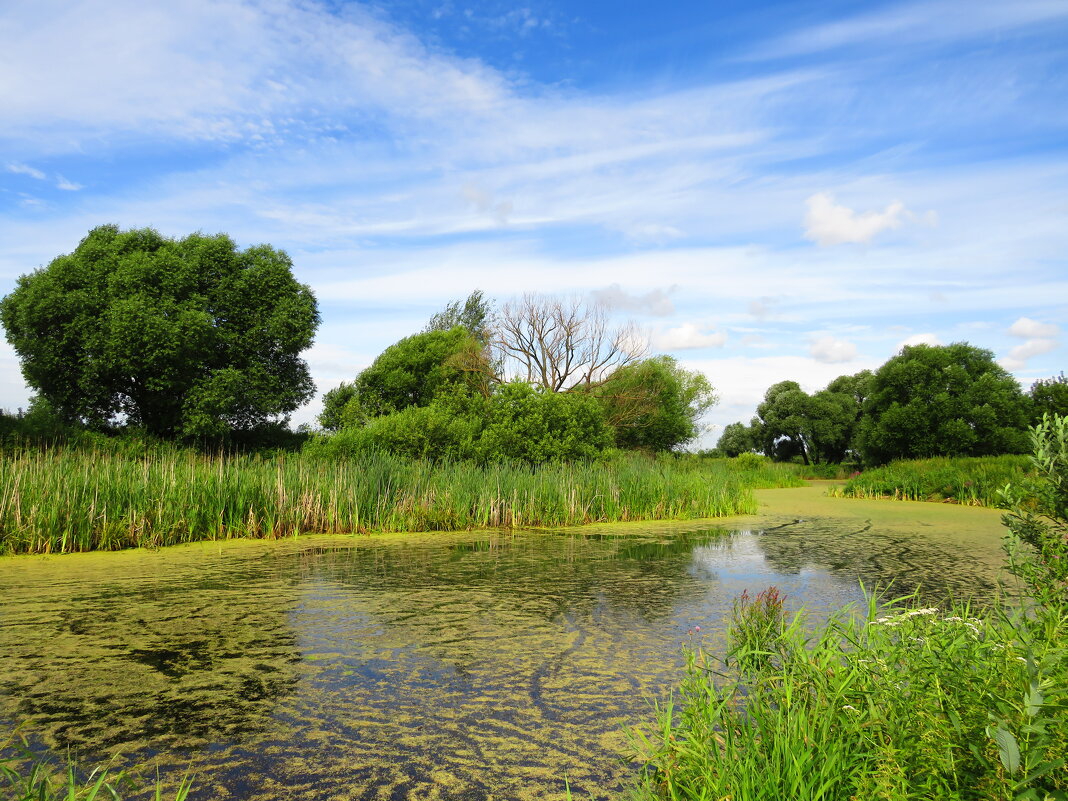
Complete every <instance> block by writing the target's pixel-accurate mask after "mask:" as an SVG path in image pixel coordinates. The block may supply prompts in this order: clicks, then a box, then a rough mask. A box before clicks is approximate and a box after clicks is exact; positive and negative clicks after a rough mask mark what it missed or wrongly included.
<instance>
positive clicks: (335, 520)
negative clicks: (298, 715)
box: [0, 448, 799, 553]
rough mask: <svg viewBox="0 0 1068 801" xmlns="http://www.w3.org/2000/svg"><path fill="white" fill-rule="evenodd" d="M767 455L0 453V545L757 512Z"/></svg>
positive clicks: (86, 545) (160, 541)
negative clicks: (534, 463) (748, 466)
mask: <svg viewBox="0 0 1068 801" xmlns="http://www.w3.org/2000/svg"><path fill="white" fill-rule="evenodd" d="M797 483H799V481H798V480H797V479H796V478H795V477H794V476H793V475H792V474H790V473H789V472H788V471H781V470H775V469H774V468H773V466H763V467H759V468H756V469H753V470H739V469H736V468H732V467H731V466H730V465H729V464H726V463H724V464H719V463H716V462H709V463H704V464H701V463H697V462H696V461H695V462H692V463H691V462H690V461H687V460H684V459H682V460H675V459H659V460H654V459H650V458H646V457H641V456H637V455H634V456H628V457H621V458H618V459H615V460H613V461H611V462H608V463H605V464H598V463H575V464H548V465H542V466H539V467H534V468H532V467H530V466H528V465H525V464H520V463H499V464H492V465H477V464H471V463H452V462H429V461H413V460H409V459H404V458H400V457H395V456H392V455H389V454H384V453H372V454H367V455H363V456H360V457H355V458H351V459H344V460H332V459H322V458H315V457H313V456H309V455H306V454H299V453H298V454H282V455H278V456H276V457H271V458H264V457H260V456H255V455H252V456H221V455H217V456H209V455H203V454H200V453H197V452H194V451H187V450H180V449H176V448H153V449H150V450H148V451H146V452H145V453H143V454H140V455H134V456H131V455H128V454H116V453H110V452H105V451H86V450H82V449H63V448H52V449H21V450H13V451H12V450H9V451H6V452H0V551H3V552H9V553H11V552H15V553H18V552H31V553H48V552H66V551H89V550H97V549H105V550H114V549H119V548H127V547H133V546H161V545H170V544H175V543H181V542H189V541H192V540H206V539H226V538H231V537H286V536H292V535H298V534H303V533H348V532H365V531H417V530H418V531H433V530H455V529H467V528H480V527H497V526H504V527H528V526H566V525H577V524H583V523H590V522H611V521H627V520H645V519H688V518H704V517H719V516H723V515H731V514H746V513H751V512H754V511H755V509H756V505H755V501H754V499H753V495H752V492H751V488H753V487H762V486H784V485H791V484H794V485H796V484H797Z"/></svg>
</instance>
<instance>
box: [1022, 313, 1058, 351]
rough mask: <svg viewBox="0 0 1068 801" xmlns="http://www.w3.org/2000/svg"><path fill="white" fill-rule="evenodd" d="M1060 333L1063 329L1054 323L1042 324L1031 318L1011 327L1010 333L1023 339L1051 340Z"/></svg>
mask: <svg viewBox="0 0 1068 801" xmlns="http://www.w3.org/2000/svg"><path fill="white" fill-rule="evenodd" d="M1060 332H1061V329H1060V328H1059V327H1058V326H1056V325H1053V324H1052V323H1040V322H1039V321H1038V320H1032V319H1031V318H1030V317H1021V318H1020V319H1019V320H1017V321H1016V322H1015V323H1013V324H1012V325H1010V326H1009V333H1010V334H1012V335H1013V336H1014V337H1020V338H1021V339H1049V338H1050V337H1055V336H1057V334H1059V333H1060ZM1021 347H1023V346H1021Z"/></svg>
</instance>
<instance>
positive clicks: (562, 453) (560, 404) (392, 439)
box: [319, 291, 715, 463]
mask: <svg viewBox="0 0 1068 801" xmlns="http://www.w3.org/2000/svg"><path fill="white" fill-rule="evenodd" d="M637 333H638V332H637V331H636V330H635V329H634V327H633V326H632V325H630V324H624V325H622V326H612V325H610V324H609V322H608V320H607V318H606V315H605V313H604V310H603V309H602V308H601V307H598V306H596V305H593V304H589V303H586V302H584V301H582V300H579V299H570V300H569V299H562V298H558V297H555V296H549V295H536V294H528V295H524V296H523V297H522V298H521V299H519V300H517V301H514V302H511V303H508V304H506V305H505V306H504V307H503V308H502V309H501V310H500V312H497V311H496V310H495V309H494V308H493V304H492V303H491V302H490V301H489V300H488V299H486V298H485V296H484V295H483V293H482V292H480V291H476V292H474V293H472V294H471V295H470V296H469V297H468V298H467V299H466V300H465V301H462V302H461V301H455V302H453V303H450V304H449V305H448V306H447V307H446V308H445V309H444V310H443V311H442V312H440V313H438V314H435V315H434V316H433V317H432V318H431V320H430V323H429V324H428V325H427V327H426V329H425V330H424V331H422V332H421V333H418V334H413V335H412V336H409V337H405V338H404V339H402V340H400V341H399V342H397V343H395V344H393V345H391V346H390V347H388V348H386V350H385V351H383V352H382V354H381V355H379V356H378V358H377V359H375V361H374V362H373V363H372V364H371V365H370V366H369V367H367V368H366V369H365V370H363V371H362V372H361V373H360V374H359V375H357V376H356V377H355V378H354V380H353V381H351V382H345V383H343V384H341V385H340V386H338V387H336V388H335V389H333V390H331V391H330V392H328V393H327V394H326V396H325V398H324V405H323V412H322V414H321V415H320V417H319V422H320V424H321V425H322V427H323V428H324V429H325V430H327V431H329V432H332V436H331V437H329V439H328V440H327V441H326V442H324V443H322V444H321V447H324V448H326V449H336V450H349V451H360V450H367V449H374V448H381V449H385V450H389V451H392V452H394V453H401V454H405V455H409V456H413V457H448V458H454V459H477V460H481V461H492V460H498V459H517V460H523V461H528V462H531V463H536V462H543V461H548V460H565V459H588V458H595V457H597V456H598V455H600V454H602V453H604V452H605V451H606V450H608V449H610V448H627V449H641V450H646V451H666V450H671V449H673V448H676V447H678V446H680V445H682V444H685V443H687V442H690V441H691V440H693V439H694V438H695V437H696V436H697V434H698V433H699V431H700V428H699V425H700V423H699V421H700V418H701V416H702V415H703V414H704V412H705V411H707V409H708V408H709V407H710V406H711V405H712V404H713V403H715V395H714V392H713V390H712V387H711V385H710V384H709V383H708V380H707V379H706V378H705V377H704V375H702V374H701V373H696V372H691V371H688V370H684V369H683V368H682V367H680V366H679V365H678V364H677V363H676V362H675V360H674V359H672V358H671V357H669V356H654V357H646V356H645V355H644V351H643V348H642V345H641V341H640V338H639V337H638V335H637Z"/></svg>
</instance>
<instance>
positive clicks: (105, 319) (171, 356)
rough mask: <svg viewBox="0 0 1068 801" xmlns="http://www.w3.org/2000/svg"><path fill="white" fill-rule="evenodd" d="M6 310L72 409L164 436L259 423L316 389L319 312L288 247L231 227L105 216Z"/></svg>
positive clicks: (38, 376) (11, 331) (25, 347)
mask: <svg viewBox="0 0 1068 801" xmlns="http://www.w3.org/2000/svg"><path fill="white" fill-rule="evenodd" d="M0 320H2V322H3V324H4V327H5V328H6V329H7V337H8V341H9V342H11V344H12V345H13V346H14V348H15V350H16V351H17V352H18V354H19V357H20V358H21V360H22V370H23V375H24V376H25V377H26V381H27V382H28V383H29V384H30V386H32V387H33V388H34V389H36V390H37V391H38V392H39V393H40V394H41V396H42V397H44V398H45V399H47V400H48V401H49V403H51V404H52V406H53V407H54V408H55V409H56V410H57V411H58V412H59V413H60V414H61V415H62V416H63V417H64V418H65V420H67V421H83V422H85V423H88V424H90V425H93V426H102V425H107V424H109V423H111V422H113V421H115V420H116V419H118V418H119V417H121V416H125V417H126V419H127V421H128V422H129V423H130V424H131V425H133V426H142V427H144V428H145V429H146V430H147V431H148V432H150V433H151V434H154V435H158V436H167V437H171V436H188V437H204V436H209V437H214V436H219V435H222V434H225V433H226V432H228V431H232V430H244V429H250V428H254V427H255V426H257V425H260V424H262V423H264V422H265V421H268V420H270V419H272V418H277V417H280V416H284V415H286V414H288V413H289V412H291V411H293V410H294V409H296V408H297V407H298V406H300V405H301V404H302V403H304V402H305V401H306V400H307V399H308V398H310V397H311V395H312V393H313V389H314V388H313V385H312V382H311V377H310V375H309V373H308V368H307V365H306V364H305V363H304V361H303V360H302V359H300V358H299V354H300V352H301V351H303V350H305V349H306V348H308V347H309V346H310V345H311V342H312V336H313V334H314V333H315V329H316V326H317V325H318V322H319V315H318V311H317V308H316V303H315V298H314V297H313V296H312V293H311V290H310V289H309V288H308V287H307V286H305V285H303V284H300V283H298V282H297V281H296V280H295V279H294V278H293V274H292V263H291V262H290V260H289V257H288V256H287V255H286V254H285V253H284V252H282V251H279V250H274V249H273V248H270V247H268V246H266V245H260V246H256V247H250V248H248V249H247V250H244V251H239V250H238V249H237V248H236V246H235V244H234V242H233V241H232V240H231V239H230V238H229V237H227V236H225V235H223V234H219V235H216V236H205V235H203V234H192V235H190V236H187V237H185V238H184V239H178V240H175V239H169V238H167V237H164V236H161V235H160V234H158V233H157V232H156V231H153V230H152V229H148V228H145V229H140V230H131V231H119V229H118V228H117V227H116V226H110V225H107V226H101V227H98V228H94V229H93V230H92V231H90V232H89V234H88V235H87V236H86V237H85V239H83V240H82V241H81V243H80V244H79V245H78V247H77V248H76V249H75V250H74V252H73V253H71V254H69V255H66V256H60V257H58V258H56V259H54V260H53V261H52V262H51V264H49V265H48V267H45V268H43V269H40V270H37V271H36V272H34V273H31V274H29V275H24V276H22V277H21V278H20V279H19V281H18V285H17V287H16V289H15V291H14V292H12V293H11V294H10V295H8V296H7V297H6V298H4V299H3V301H2V302H0Z"/></svg>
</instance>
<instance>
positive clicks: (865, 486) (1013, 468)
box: [832, 455, 1030, 506]
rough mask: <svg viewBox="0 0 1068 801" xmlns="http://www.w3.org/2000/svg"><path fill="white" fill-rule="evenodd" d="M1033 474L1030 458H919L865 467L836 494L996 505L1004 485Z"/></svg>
mask: <svg viewBox="0 0 1068 801" xmlns="http://www.w3.org/2000/svg"><path fill="white" fill-rule="evenodd" d="M1029 472H1030V467H1029V463H1028V458H1027V457H1026V456H1012V455H1006V456H974V457H971V456H962V457H956V458H949V457H940V458H934V459H914V460H908V461H900V462H891V463H890V464H888V465H886V466H884V467H877V468H873V469H871V470H865V471H864V472H863V473H860V474H858V475H854V476H853V477H851V478H850V479H849V481H848V482H847V483H846V485H845V486H844V487H840V488H835V489H833V490H832V494H834V495H838V496H840V497H847V498H894V499H897V500H907V501H942V502H949V503H960V504H966V505H969V506H996V505H997V504H998V499H999V493H1000V491H1001V490H1002V489H1004V487H1005V485H1006V484H1009V483H1013V484H1017V483H1021V482H1023V481H1024V480H1025V479H1026V478H1027V476H1028V474H1029Z"/></svg>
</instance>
